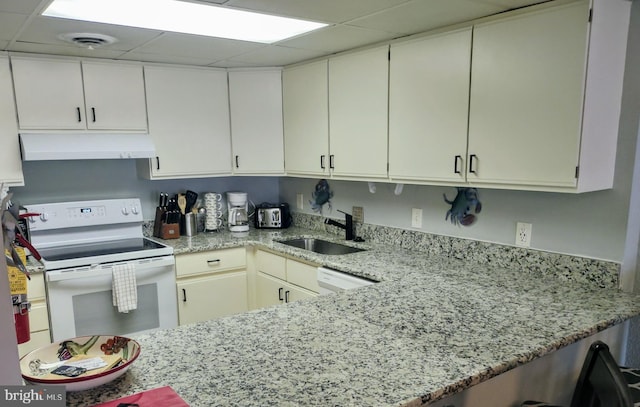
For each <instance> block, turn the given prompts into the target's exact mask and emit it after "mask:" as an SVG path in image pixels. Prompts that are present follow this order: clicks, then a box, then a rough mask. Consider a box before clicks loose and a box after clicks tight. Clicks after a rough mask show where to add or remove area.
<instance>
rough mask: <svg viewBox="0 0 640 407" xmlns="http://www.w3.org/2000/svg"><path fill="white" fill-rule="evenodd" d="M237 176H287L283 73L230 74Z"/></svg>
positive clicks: (243, 71)
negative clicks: (283, 114)
mask: <svg viewBox="0 0 640 407" xmlns="http://www.w3.org/2000/svg"><path fill="white" fill-rule="evenodd" d="M229 104H230V110H231V144H232V149H233V172H234V174H252V175H273V174H284V139H283V137H284V136H283V128H282V126H283V124H282V70H281V69H256V70H233V71H229Z"/></svg>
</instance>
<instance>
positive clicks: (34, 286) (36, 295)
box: [27, 272, 45, 301]
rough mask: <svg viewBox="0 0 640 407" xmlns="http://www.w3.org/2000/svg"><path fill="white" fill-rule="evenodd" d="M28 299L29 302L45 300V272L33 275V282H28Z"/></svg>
mask: <svg viewBox="0 0 640 407" xmlns="http://www.w3.org/2000/svg"><path fill="white" fill-rule="evenodd" d="M27 298H28V299H29V301H35V300H44V299H45V294H44V272H42V273H32V274H31V280H27Z"/></svg>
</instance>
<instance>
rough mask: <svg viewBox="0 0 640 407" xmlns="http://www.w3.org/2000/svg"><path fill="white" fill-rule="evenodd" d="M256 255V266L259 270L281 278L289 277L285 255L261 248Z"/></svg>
mask: <svg viewBox="0 0 640 407" xmlns="http://www.w3.org/2000/svg"><path fill="white" fill-rule="evenodd" d="M256 257H257V258H256V266H257V269H258V271H261V272H263V273H265V274H269V275H271V276H274V277H276V278H279V279H281V280H286V279H287V272H286V260H285V258H284V257H281V256H278V255H275V254H272V253H268V252H264V251H261V250H260V251H258V254H257V256H256Z"/></svg>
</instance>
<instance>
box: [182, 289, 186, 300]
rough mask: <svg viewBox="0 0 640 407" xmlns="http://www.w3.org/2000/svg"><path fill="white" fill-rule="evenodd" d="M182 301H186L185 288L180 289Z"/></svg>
mask: <svg viewBox="0 0 640 407" xmlns="http://www.w3.org/2000/svg"><path fill="white" fill-rule="evenodd" d="M182 302H187V290H186V289H184V288H183V289H182Z"/></svg>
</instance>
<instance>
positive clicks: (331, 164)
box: [329, 154, 334, 169]
mask: <svg viewBox="0 0 640 407" xmlns="http://www.w3.org/2000/svg"><path fill="white" fill-rule="evenodd" d="M329 168H330V169H333V168H334V167H333V154H331V155H330V156H329Z"/></svg>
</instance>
